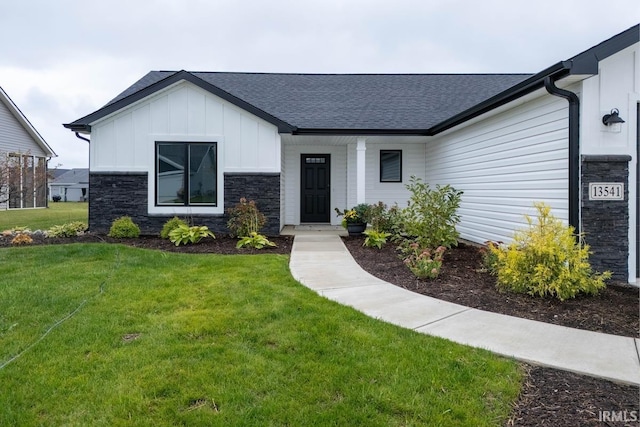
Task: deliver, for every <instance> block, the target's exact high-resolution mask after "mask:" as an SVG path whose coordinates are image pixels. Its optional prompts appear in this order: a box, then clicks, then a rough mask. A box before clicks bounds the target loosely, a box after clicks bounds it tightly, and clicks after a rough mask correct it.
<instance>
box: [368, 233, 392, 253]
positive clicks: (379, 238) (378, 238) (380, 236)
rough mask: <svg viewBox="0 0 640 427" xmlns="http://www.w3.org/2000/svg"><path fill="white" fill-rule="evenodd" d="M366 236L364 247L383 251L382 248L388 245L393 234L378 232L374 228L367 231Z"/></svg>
mask: <svg viewBox="0 0 640 427" xmlns="http://www.w3.org/2000/svg"><path fill="white" fill-rule="evenodd" d="M364 235H365V236H367V237H366V238H365V239H364V243H363V245H362V246H366V247H368V248H378V249H382V246H383V245H384V244H385V243H387V238H388V237H389V236H391V233H385V232H384V231H376V230H374V229H373V228H372V229H369V230H365V231H364Z"/></svg>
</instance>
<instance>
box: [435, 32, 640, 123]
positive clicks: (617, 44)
mask: <svg viewBox="0 0 640 427" xmlns="http://www.w3.org/2000/svg"><path fill="white" fill-rule="evenodd" d="M639 30H640V24H638V25H634V26H633V27H631V28H629V29H628V30H626V31H623V32H622V33H620V34H618V35H616V36H613V37H612V38H610V39H608V40H605V41H603V42H602V43H600V44H598V45H596V46H593V47H592V48H590V49H587V50H586V51H584V52H582V53H579V54H578V55H576V56H574V57H573V58H571V59H570V60H568V61H561V62H558V63H556V64H554V65H552V66H550V67H548V68H547V69H545V70H542V71H541V72H539V73H537V74H534V75H533V76H531V77H529V78H528V79H526V80H524V81H522V82H520V83H519V84H517V85H515V86H512V87H511V88H509V89H507V90H505V91H503V92H501V93H499V94H497V95H495V96H493V97H491V98H489V99H487V100H486V101H484V102H481V103H480V104H477V105H475V106H473V107H471V108H469V109H468V110H465V111H463V112H461V113H459V114H457V115H455V116H453V117H451V118H449V119H447V120H445V121H443V122H441V123H438V124H437V125H435V126H433V127H432V128H430V129H429V132H430V134H431V135H437V134H439V133H441V132H444V131H446V130H447V129H451V128H452V127H454V126H457V125H459V124H461V123H464V122H466V121H468V120H471V119H473V118H474V117H478V116H479V115H481V114H484V113H486V112H488V111H491V110H493V109H495V108H497V107H500V106H502V105H504V104H507V103H509V102H511V101H513V100H515V99H517V98H520V97H521V96H524V95H527V94H529V93H531V92H533V91H535V90H538V89H541V88H543V87H544V80H545V78H546V77H551V78H553V80H558V79H561V78H563V77H566V76H568V75H596V74H598V63H599V62H600V61H601V60H603V59H605V58H608V57H609V56H611V55H613V54H615V53H617V52H620V51H621V50H622V49H625V48H627V47H629V46H631V45H633V44H635V43H638V41H640V31H639Z"/></svg>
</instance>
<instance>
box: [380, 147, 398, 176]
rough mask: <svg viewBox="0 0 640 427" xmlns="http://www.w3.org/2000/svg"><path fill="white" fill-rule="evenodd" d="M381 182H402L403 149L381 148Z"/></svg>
mask: <svg viewBox="0 0 640 427" xmlns="http://www.w3.org/2000/svg"><path fill="white" fill-rule="evenodd" d="M380 182H402V150H380Z"/></svg>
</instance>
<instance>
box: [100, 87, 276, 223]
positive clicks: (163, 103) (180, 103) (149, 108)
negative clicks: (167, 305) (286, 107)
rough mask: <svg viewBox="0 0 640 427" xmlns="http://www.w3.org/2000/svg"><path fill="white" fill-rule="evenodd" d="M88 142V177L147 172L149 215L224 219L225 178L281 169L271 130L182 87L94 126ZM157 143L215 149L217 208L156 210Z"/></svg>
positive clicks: (239, 111)
mask: <svg viewBox="0 0 640 427" xmlns="http://www.w3.org/2000/svg"><path fill="white" fill-rule="evenodd" d="M91 140H92V141H91V144H90V150H91V153H90V155H91V166H90V167H91V172H147V171H148V172H149V213H160V214H173V213H175V214H185V213H205V214H207V213H223V210H224V206H223V203H222V200H224V183H223V174H224V173H225V172H231V173H278V172H280V167H281V159H280V135H279V134H278V131H277V128H276V127H275V126H274V125H272V124H270V123H268V122H266V121H264V120H262V119H260V118H258V117H256V116H254V115H252V114H250V113H248V112H246V111H244V110H242V109H240V108H238V107H236V106H234V105H233V104H231V103H229V102H227V101H225V100H223V99H221V98H219V97H217V96H215V95H213V94H211V93H209V92H207V91H205V90H202V89H200V88H198V87H197V86H195V85H192V84H191V83H188V82H184V81H183V82H180V83H177V84H176V85H173V86H170V87H168V88H166V89H165V90H163V91H159V92H157V93H155V94H154V95H152V96H150V97H148V98H145V99H143V100H141V101H139V102H137V103H135V104H133V105H131V106H129V107H127V108H126V109H124V110H121V111H118V112H117V113H116V114H114V115H112V116H108V117H106V118H104V119H101V120H100V121H98V122H97V123H92V132H91ZM157 141H182V142H216V143H217V150H218V164H217V167H218V179H217V181H218V199H219V201H220V203H218V205H219V206H217V207H199V206H191V207H188V208H183V207H159V206H155V204H154V194H153V191H154V188H155V176H154V172H153V171H154V170H155V167H154V161H155V143H156V142H157ZM185 209H188V212H186V211H185V212H183V210H185Z"/></svg>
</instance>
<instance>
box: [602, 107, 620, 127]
mask: <svg viewBox="0 0 640 427" xmlns="http://www.w3.org/2000/svg"><path fill="white" fill-rule="evenodd" d="M618 114H620V111H618V109H617V108H613V109H612V110H611V113H610V114H605V115H604V116H602V123H604V125H605V126H611V125H619V124H620V123H624V120H622V119H621V118H620V116H619V115H618Z"/></svg>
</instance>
